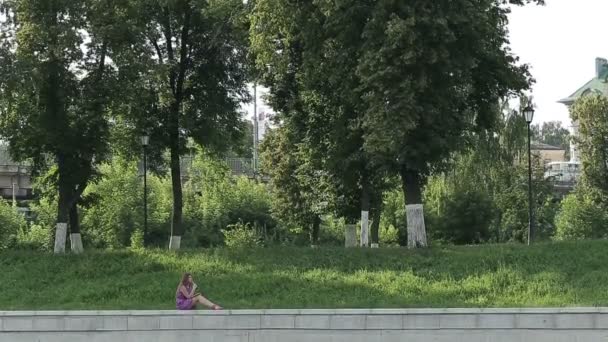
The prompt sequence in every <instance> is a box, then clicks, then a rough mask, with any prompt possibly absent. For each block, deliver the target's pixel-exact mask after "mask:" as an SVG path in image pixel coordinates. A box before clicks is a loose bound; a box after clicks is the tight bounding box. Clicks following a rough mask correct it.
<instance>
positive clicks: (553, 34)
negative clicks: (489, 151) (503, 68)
mask: <svg viewBox="0 0 608 342" xmlns="http://www.w3.org/2000/svg"><path fill="white" fill-rule="evenodd" d="M546 3H547V4H546V5H545V6H534V5H528V6H524V7H516V8H513V12H512V13H511V15H510V17H509V20H510V23H509V30H510V37H511V48H512V50H513V53H515V54H516V55H518V56H519V57H521V62H523V63H527V64H529V65H530V67H531V72H532V76H533V77H534V78H536V81H537V83H536V84H535V85H534V89H533V94H532V95H533V96H534V102H535V104H536V106H537V108H536V114H535V118H534V122H536V123H539V122H543V121H552V120H560V121H563V122H564V124H565V125H566V126H567V127H569V126H570V117H569V115H568V110H567V109H566V107H565V106H564V105H562V104H559V103H557V102H556V101H558V100H560V99H562V98H564V97H567V96H568V95H570V94H572V93H573V92H574V91H576V90H577V89H578V88H579V87H581V86H583V85H584V84H585V83H587V82H588V81H589V80H591V79H592V78H593V76H594V74H595V58H596V57H605V58H608V44H605V43H604V41H605V32H606V31H605V29H606V25H605V20H606V19H605V16H606V14H607V13H608V0H546Z"/></svg>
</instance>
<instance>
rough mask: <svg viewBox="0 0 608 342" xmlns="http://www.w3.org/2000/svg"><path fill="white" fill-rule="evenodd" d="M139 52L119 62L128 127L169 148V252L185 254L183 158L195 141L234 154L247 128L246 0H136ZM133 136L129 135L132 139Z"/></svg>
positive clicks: (158, 149) (157, 149) (156, 151)
mask: <svg viewBox="0 0 608 342" xmlns="http://www.w3.org/2000/svg"><path fill="white" fill-rule="evenodd" d="M130 3H131V5H132V9H133V11H134V12H135V13H137V18H138V20H137V21H136V24H137V25H138V26H136V29H135V30H134V33H133V35H134V36H136V43H135V44H134V52H131V53H130V54H129V55H125V56H124V58H122V59H121V61H120V62H119V63H120V65H121V66H122V67H123V69H122V70H123V74H122V77H124V79H125V80H126V81H127V82H128V84H129V85H130V87H131V89H130V91H128V92H127V94H125V103H124V108H125V109H126V110H125V112H124V113H123V114H124V115H123V120H124V121H123V123H124V124H125V125H126V127H127V131H130V132H132V133H133V134H141V132H147V134H150V135H151V141H152V144H153V145H152V151H151V152H152V154H153V156H156V157H157V158H158V157H160V156H161V155H162V152H163V151H164V150H165V149H168V151H169V156H170V161H169V167H170V174H171V181H172V188H173V212H172V225H171V238H170V242H169V248H171V249H179V248H180V243H181V236H182V234H183V232H184V228H183V225H182V222H183V219H182V212H183V209H182V203H183V194H182V180H181V174H182V170H181V165H180V156H181V155H182V154H184V153H185V151H186V141H187V139H188V138H192V139H193V140H194V141H195V142H196V143H198V144H200V145H204V146H205V148H206V149H207V150H209V151H213V150H215V151H219V150H226V149H228V148H229V147H230V146H231V145H232V144H233V143H234V142H237V141H238V140H239V139H241V137H242V135H243V132H244V130H245V125H244V122H243V120H242V115H241V113H240V112H239V106H240V103H241V102H242V101H243V100H247V99H248V94H247V91H246V87H245V84H246V76H247V73H246V47H247V46H246V43H247V40H246V32H247V21H246V17H245V8H244V4H243V2H242V1H241V0H220V1H207V0H145V1H140V0H132V1H131V2H130ZM125 136H128V134H125Z"/></svg>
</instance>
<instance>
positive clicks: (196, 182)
mask: <svg viewBox="0 0 608 342" xmlns="http://www.w3.org/2000/svg"><path fill="white" fill-rule="evenodd" d="M191 173H192V178H191V180H190V181H189V182H188V183H187V184H186V185H185V189H186V194H185V207H184V212H185V226H186V234H185V237H184V242H183V243H184V246H190V247H195V246H205V247H208V246H218V245H221V244H222V243H223V242H224V235H223V234H222V232H221V231H222V230H224V229H227V227H228V226H229V225H234V224H237V223H240V222H241V223H243V224H245V225H250V226H252V227H254V228H256V229H260V230H262V231H264V234H265V235H264V236H265V238H269V239H271V238H272V237H273V236H274V234H275V226H276V223H275V220H274V218H273V217H272V216H271V213H270V206H271V204H270V203H271V195H270V194H269V192H268V188H267V186H266V185H264V184H260V183H257V182H255V181H253V180H249V179H247V178H245V177H240V178H234V177H232V176H231V175H230V170H229V169H228V167H227V165H226V164H225V163H224V162H222V161H219V160H217V159H215V158H214V157H213V156H211V155H209V154H207V153H204V152H203V153H200V154H199V155H198V156H197V157H196V158H195V160H194V163H193V167H192V169H191Z"/></svg>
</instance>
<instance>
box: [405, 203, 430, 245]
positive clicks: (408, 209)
mask: <svg viewBox="0 0 608 342" xmlns="http://www.w3.org/2000/svg"><path fill="white" fill-rule="evenodd" d="M405 214H406V216H407V246H408V247H409V248H417V247H426V246H427V241H426V227H425V225H424V209H423V207H422V204H410V205H406V206H405Z"/></svg>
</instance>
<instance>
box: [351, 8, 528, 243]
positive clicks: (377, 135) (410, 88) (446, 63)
mask: <svg viewBox="0 0 608 342" xmlns="http://www.w3.org/2000/svg"><path fill="white" fill-rule="evenodd" d="M507 14H508V8H507V7H505V6H502V5H501V4H499V3H497V2H496V1H493V0H483V1H471V0H458V1H422V0H420V1H417V0H411V1H405V2H404V1H391V0H387V1H378V2H376V3H375V6H374V8H373V10H372V11H371V13H370V18H369V22H368V24H367V25H366V28H365V31H364V33H363V35H362V38H363V40H364V41H365V44H364V47H363V48H364V50H365V51H364V53H363V54H362V57H361V60H360V63H359V66H358V69H357V73H358V75H359V76H360V77H361V79H362V86H361V87H360V89H359V91H360V93H361V95H362V96H363V97H364V99H365V101H366V104H367V107H366V113H365V118H364V119H363V127H364V130H365V149H366V151H367V152H368V153H369V155H371V156H373V157H374V159H375V161H376V163H378V164H381V165H383V166H384V167H385V168H386V169H387V170H389V171H390V172H394V173H397V174H399V175H400V176H401V182H402V187H403V192H404V195H405V196H404V197H405V204H406V211H407V222H408V245H410V246H419V245H426V243H427V242H426V232H425V225H424V218H423V217H424V216H423V207H422V196H421V195H422V191H421V189H422V185H423V181H424V179H425V177H426V175H428V173H429V172H430V171H431V170H433V169H436V168H438V167H441V166H442V163H443V162H444V161H445V160H446V158H447V157H448V156H449V155H450V154H451V153H452V152H453V151H455V150H457V149H460V148H462V147H463V146H464V145H465V144H466V142H467V139H466V132H471V131H474V130H476V129H477V128H480V127H481V128H483V127H490V126H492V125H493V124H494V118H495V116H494V114H493V113H494V111H493V110H492V107H493V106H495V105H496V103H497V102H498V100H499V99H500V98H503V97H506V96H509V95H511V94H514V93H516V92H517V91H519V90H522V89H525V88H526V87H527V86H528V72H527V68H526V67H525V66H516V62H517V59H516V57H514V56H513V55H512V54H511V53H510V52H509V48H508V43H509V42H508V40H507V31H506V23H507Z"/></svg>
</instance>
